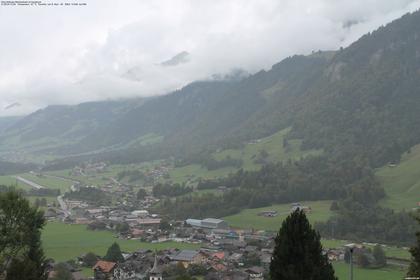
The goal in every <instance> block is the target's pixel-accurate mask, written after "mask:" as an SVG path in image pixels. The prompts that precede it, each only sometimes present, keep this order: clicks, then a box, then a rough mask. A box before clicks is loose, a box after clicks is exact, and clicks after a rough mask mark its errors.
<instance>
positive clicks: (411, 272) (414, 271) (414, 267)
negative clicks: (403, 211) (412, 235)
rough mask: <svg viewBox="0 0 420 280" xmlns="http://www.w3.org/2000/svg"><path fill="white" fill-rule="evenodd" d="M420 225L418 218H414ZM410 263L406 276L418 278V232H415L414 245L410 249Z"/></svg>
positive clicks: (419, 262)
mask: <svg viewBox="0 0 420 280" xmlns="http://www.w3.org/2000/svg"><path fill="white" fill-rule="evenodd" d="M416 219H417V222H419V223H420V218H416ZM410 253H411V263H410V267H409V269H408V273H407V275H408V276H409V277H420V231H418V232H416V245H415V246H414V247H412V248H411V249H410Z"/></svg>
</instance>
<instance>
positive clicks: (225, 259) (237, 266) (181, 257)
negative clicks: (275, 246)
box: [92, 248, 271, 280]
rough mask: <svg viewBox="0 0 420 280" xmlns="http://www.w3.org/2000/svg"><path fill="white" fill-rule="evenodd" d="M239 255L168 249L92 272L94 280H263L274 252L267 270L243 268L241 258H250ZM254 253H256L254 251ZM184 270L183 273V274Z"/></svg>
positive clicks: (134, 256)
mask: <svg viewBox="0 0 420 280" xmlns="http://www.w3.org/2000/svg"><path fill="white" fill-rule="evenodd" d="M238 252H239V253H233V252H228V251H223V250H220V249H217V248H214V249H206V248H202V249H199V250H177V249H167V250H163V251H160V252H152V251H151V250H139V251H136V252H134V253H131V254H124V261H122V262H119V263H116V262H108V261H98V262H97V263H96V264H95V266H94V267H93V268H92V269H93V272H94V279H95V280H134V279H149V280H162V279H171V278H175V277H176V276H179V274H180V273H182V272H183V273H186V274H190V275H191V276H197V274H200V276H202V277H204V278H205V279H209V280H210V279H224V280H230V279H235V280H251V279H252V280H262V279H264V274H265V273H266V272H267V268H268V264H269V260H270V256H271V255H270V254H271V251H269V250H268V252H267V254H268V256H269V257H268V264H267V265H265V266H261V265H258V266H255V265H249V266H244V265H243V264H241V257H238V255H244V254H247V251H246V250H245V249H238ZM253 252H254V251H253ZM180 269H181V271H180Z"/></svg>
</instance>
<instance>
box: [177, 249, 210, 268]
mask: <svg viewBox="0 0 420 280" xmlns="http://www.w3.org/2000/svg"><path fill="white" fill-rule="evenodd" d="M171 259H172V261H175V262H181V263H182V265H183V266H184V267H188V266H189V265H190V264H200V263H202V261H203V259H204V257H203V255H202V254H200V252H198V251H194V250H182V251H180V252H179V253H178V254H176V255H175V256H173V257H172V258H171Z"/></svg>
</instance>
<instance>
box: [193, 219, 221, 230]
mask: <svg viewBox="0 0 420 280" xmlns="http://www.w3.org/2000/svg"><path fill="white" fill-rule="evenodd" d="M185 222H186V223H187V224H188V225H190V226H192V227H196V228H206V229H228V228H229V225H228V223H226V222H225V221H223V220H220V219H213V218H207V219H204V220H196V219H188V220H186V221H185Z"/></svg>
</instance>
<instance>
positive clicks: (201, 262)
mask: <svg viewBox="0 0 420 280" xmlns="http://www.w3.org/2000/svg"><path fill="white" fill-rule="evenodd" d="M165 168H166V167H164V168H157V169H154V170H151V171H150V172H149V173H148V174H147V176H152V177H153V178H154V179H155V178H159V177H162V176H164V175H165V174H166V172H167V170H166V169H165ZM104 170H106V164H104V163H98V164H86V165H84V166H83V167H78V166H77V167H75V168H74V169H73V170H72V171H71V172H72V173H71V174H72V175H77V176H88V175H87V174H100V173H102V172H104ZM219 188H224V187H219ZM219 188H218V189H219ZM159 201H160V199H159V198H157V197H154V196H153V194H152V193H151V192H150V189H149V190H148V191H147V192H146V191H144V192H142V195H141V196H140V197H139V195H138V190H137V189H135V188H133V186H131V185H128V184H124V183H121V182H119V181H118V180H116V179H115V178H111V180H110V183H109V184H104V185H100V186H86V185H83V184H81V183H80V182H75V184H73V185H72V186H71V188H70V192H66V193H65V194H63V195H60V196H59V197H58V202H59V203H58V204H55V203H54V204H48V206H47V207H46V209H45V213H44V215H45V218H46V219H47V220H48V221H59V222H63V223H67V224H79V225H86V226H87V229H88V230H92V231H95V230H103V231H110V232H112V233H113V234H114V235H115V237H117V238H118V239H121V240H138V241H139V242H148V243H152V244H165V242H178V243H179V244H182V243H187V244H194V245H196V248H197V249H190V250H180V249H177V248H167V249H163V250H159V251H153V250H148V249H141V248H139V249H138V250H135V251H134V252H122V256H123V259H121V260H119V261H109V260H104V259H103V257H102V256H95V257H94V260H95V261H94V262H92V260H90V261H86V254H89V253H90V254H92V253H91V252H86V253H85V254H84V255H81V256H79V257H78V258H77V260H70V263H73V264H74V265H70V264H69V262H66V264H67V265H68V270H69V271H71V272H72V273H73V278H74V279H95V280H102V279H115V280H134V279H150V280H161V279H175V278H176V276H179V275H188V276H189V277H199V278H201V279H209V280H210V279H226V280H228V279H237V280H242V279H243V280H251V279H252V280H254V279H255V280H260V279H261V280H262V279H266V277H267V273H268V271H269V265H270V262H271V256H272V253H273V248H274V240H275V236H276V232H273V231H265V230H256V229H253V228H252V225H250V228H249V229H244V228H234V227H231V226H230V225H229V224H228V223H227V222H226V221H224V220H222V219H217V218H213V217H206V218H204V219H201V220H200V219H192V218H189V219H186V220H170V219H168V218H167V217H162V216H161V215H159V214H157V213H154V212H153V206H154V205H155V204H156V203H159ZM295 210H303V211H304V212H305V213H307V214H308V215H310V214H311V211H312V209H311V207H310V206H307V205H304V204H301V203H298V202H296V203H291V204H290V209H289V211H288V213H292V212H294V211H295ZM279 214H285V213H278V212H277V211H276V210H265V211H261V212H259V213H258V214H257V216H260V217H262V218H274V217H276V216H277V215H279ZM349 246H352V248H356V249H355V250H356V254H358V255H363V256H364V258H367V260H368V261H369V262H370V263H375V261H376V260H375V259H374V256H373V254H372V252H371V249H369V246H365V245H362V244H350V245H347V246H346V245H345V246H336V247H337V248H325V249H324V254H325V255H326V256H327V257H328V259H329V260H330V261H332V262H335V261H340V262H343V261H346V262H348V247H349ZM346 254H347V255H346ZM361 259H363V258H361ZM55 265H56V264H55V263H53V262H52V263H51V272H50V278H52V277H53V276H54V272H55V271H54V269H53V268H54V266H55ZM359 265H360V264H359ZM361 265H363V264H361ZM403 265H404V264H403ZM83 267H84V268H90V269H92V275H93V277H89V278H86V277H84V276H82V274H81V273H80V269H81V268H83Z"/></svg>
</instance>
